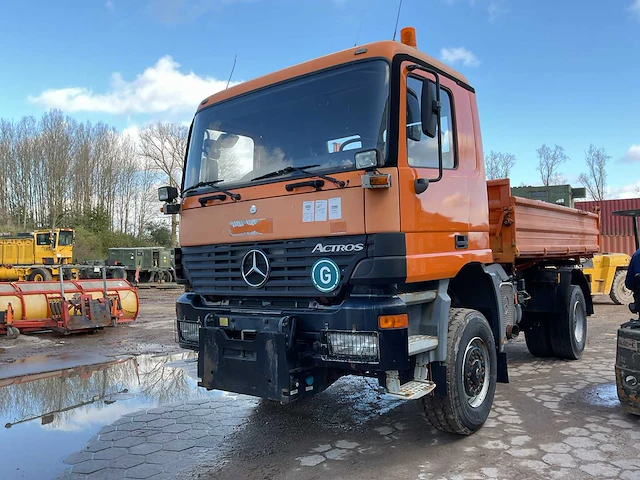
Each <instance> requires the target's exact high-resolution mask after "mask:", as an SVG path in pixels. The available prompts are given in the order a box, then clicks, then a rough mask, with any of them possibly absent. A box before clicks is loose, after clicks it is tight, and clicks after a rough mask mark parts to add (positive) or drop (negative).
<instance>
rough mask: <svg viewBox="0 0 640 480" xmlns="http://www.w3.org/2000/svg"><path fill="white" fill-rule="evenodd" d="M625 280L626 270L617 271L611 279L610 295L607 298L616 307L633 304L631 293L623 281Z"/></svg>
mask: <svg viewBox="0 0 640 480" xmlns="http://www.w3.org/2000/svg"><path fill="white" fill-rule="evenodd" d="M626 278H627V271H626V270H618V271H617V272H616V275H615V276H614V277H613V283H612V284H611V293H610V294H609V296H610V297H611V300H613V303H615V304H616V305H629V304H630V303H633V292H632V291H631V290H629V289H628V288H627V287H626V286H625V284H624V281H625V279H626Z"/></svg>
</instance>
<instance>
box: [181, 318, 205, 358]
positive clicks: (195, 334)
mask: <svg viewBox="0 0 640 480" xmlns="http://www.w3.org/2000/svg"><path fill="white" fill-rule="evenodd" d="M176 326H177V335H178V343H179V344H180V346H182V347H185V348H191V349H193V350H198V344H199V335H200V333H199V332H200V322H198V321H192V320H187V319H186V318H185V319H183V320H178V321H177V322H176Z"/></svg>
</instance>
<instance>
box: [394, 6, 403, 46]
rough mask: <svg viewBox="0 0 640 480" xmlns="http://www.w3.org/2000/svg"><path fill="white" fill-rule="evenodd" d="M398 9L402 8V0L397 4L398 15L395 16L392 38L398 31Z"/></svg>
mask: <svg viewBox="0 0 640 480" xmlns="http://www.w3.org/2000/svg"><path fill="white" fill-rule="evenodd" d="M400 10H402V0H400V3H399V4H398V15H397V16H396V28H395V29H394V30H393V39H394V40H395V39H396V34H397V33H398V20H400Z"/></svg>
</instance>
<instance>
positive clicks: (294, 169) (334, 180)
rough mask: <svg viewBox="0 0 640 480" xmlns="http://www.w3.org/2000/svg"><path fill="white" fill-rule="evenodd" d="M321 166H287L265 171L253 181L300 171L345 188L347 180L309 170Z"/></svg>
mask: <svg viewBox="0 0 640 480" xmlns="http://www.w3.org/2000/svg"><path fill="white" fill-rule="evenodd" d="M319 166H320V165H305V166H304V167H285V168H283V169H281V170H276V171H275V172H269V173H265V174H264V175H260V176H259V177H256V178H252V179H251V181H252V182H255V181H256V180H264V179H265V178H273V177H280V176H282V175H286V174H287V173H293V172H300V173H304V174H305V175H309V176H310V177H318V178H322V179H324V180H327V181H328V182H331V183H333V184H334V185H337V186H338V187H340V188H344V187H345V186H346V185H347V184H346V183H345V182H343V181H342V180H338V179H337V178H333V177H329V176H328V175H322V174H321V173H314V172H309V171H308V170H307V169H308V168H314V167H319Z"/></svg>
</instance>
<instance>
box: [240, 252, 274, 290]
mask: <svg viewBox="0 0 640 480" xmlns="http://www.w3.org/2000/svg"><path fill="white" fill-rule="evenodd" d="M269 270H270V268H269V259H268V258H267V256H266V255H265V253H264V252H263V251H262V250H249V251H248V252H247V253H246V254H245V256H244V257H243V258H242V266H241V272H242V279H243V280H244V281H245V283H246V284H247V285H249V286H250V287H253V288H260V287H261V286H263V285H264V284H265V283H267V280H268V279H269Z"/></svg>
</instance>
